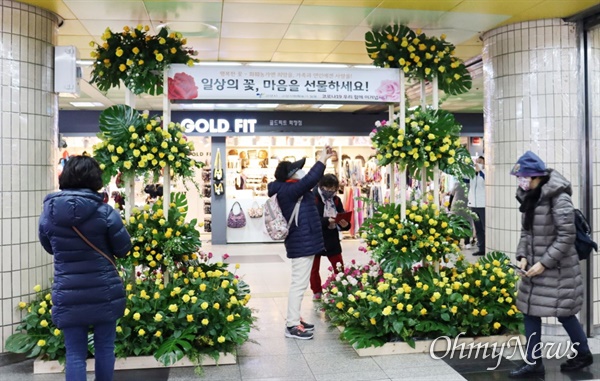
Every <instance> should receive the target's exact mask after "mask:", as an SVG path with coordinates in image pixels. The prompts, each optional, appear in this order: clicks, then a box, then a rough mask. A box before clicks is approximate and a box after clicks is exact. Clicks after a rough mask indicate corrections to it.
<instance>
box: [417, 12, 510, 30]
mask: <svg viewBox="0 0 600 381" xmlns="http://www.w3.org/2000/svg"><path fill="white" fill-rule="evenodd" d="M509 18H510V15H502V14H500V15H495V14H484V13H477V14H473V13H464V12H446V13H444V14H443V15H442V17H440V18H439V19H438V20H437V21H436V22H434V23H432V24H429V25H428V26H427V27H437V28H452V27H453V26H454V27H455V28H456V26H457V25H460V29H463V30H470V31H473V32H484V31H486V30H489V29H492V28H494V26H496V25H498V24H500V23H501V22H503V21H505V20H508V19H509Z"/></svg>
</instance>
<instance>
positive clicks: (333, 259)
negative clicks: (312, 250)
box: [310, 253, 344, 294]
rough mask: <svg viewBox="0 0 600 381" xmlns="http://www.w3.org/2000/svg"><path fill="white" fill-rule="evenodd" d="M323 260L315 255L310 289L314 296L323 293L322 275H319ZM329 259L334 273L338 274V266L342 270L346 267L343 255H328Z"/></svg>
mask: <svg viewBox="0 0 600 381" xmlns="http://www.w3.org/2000/svg"><path fill="white" fill-rule="evenodd" d="M321 258H322V256H320V255H315V260H314V261H313V265H312V269H311V270H310V289H311V290H312V292H313V294H320V293H322V292H323V282H321V274H319V268H320V267H321ZM327 259H329V263H331V267H332V268H333V269H332V270H333V272H334V273H336V274H337V273H338V272H339V270H338V269H337V264H338V263H340V264H341V265H342V268H343V267H344V261H343V259H342V254H341V253H340V254H335V255H328V256H327Z"/></svg>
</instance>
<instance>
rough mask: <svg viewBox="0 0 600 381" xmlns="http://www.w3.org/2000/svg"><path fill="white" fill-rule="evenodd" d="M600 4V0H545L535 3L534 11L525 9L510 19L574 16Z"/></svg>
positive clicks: (513, 20)
mask: <svg viewBox="0 0 600 381" xmlns="http://www.w3.org/2000/svg"><path fill="white" fill-rule="evenodd" d="M536 3H537V2H536ZM599 4H600V2H599V1H598V0H577V1H564V0H545V1H543V2H541V3H537V4H535V5H534V6H535V10H534V11H532V10H531V8H530V9H528V10H524V11H523V12H521V13H520V14H517V15H516V16H515V17H512V18H510V19H509V21H510V22H518V21H526V20H531V19H543V18H555V17H568V16H573V15H575V14H577V13H578V12H581V11H582V10H584V9H587V8H590V7H593V6H597V5H599ZM515 13H518V12H513V14H515ZM532 16H533V17H532Z"/></svg>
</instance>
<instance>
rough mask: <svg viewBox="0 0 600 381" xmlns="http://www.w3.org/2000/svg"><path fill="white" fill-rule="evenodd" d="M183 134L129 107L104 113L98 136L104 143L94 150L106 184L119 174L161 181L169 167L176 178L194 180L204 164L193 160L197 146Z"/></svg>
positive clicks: (175, 127) (173, 127)
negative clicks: (152, 175) (195, 172)
mask: <svg viewBox="0 0 600 381" xmlns="http://www.w3.org/2000/svg"><path fill="white" fill-rule="evenodd" d="M183 132H184V128H183V127H182V126H181V125H180V124H178V123H173V122H171V123H169V125H168V126H164V124H163V123H162V118H161V117H151V116H150V115H149V114H148V113H143V114H140V113H139V112H138V111H136V110H134V109H132V108H131V107H129V106H125V105H116V106H112V107H110V108H108V109H106V110H104V111H103V112H102V113H101V114H100V134H99V135H98V136H99V138H100V139H101V140H102V141H101V142H100V143H98V144H96V145H95V146H94V159H96V160H97V161H98V163H100V168H102V171H103V173H102V179H103V181H104V183H105V184H106V183H109V182H110V179H111V178H112V177H113V176H116V175H117V173H119V172H120V173H122V174H123V175H124V176H125V177H132V176H134V175H141V174H147V173H152V174H154V175H155V177H158V176H157V175H158V173H160V171H162V170H163V169H164V168H165V167H166V166H167V165H169V168H170V170H171V174H172V175H173V176H174V177H178V176H179V177H182V178H184V179H186V178H192V177H193V176H194V171H195V169H196V168H202V167H203V166H204V164H203V163H202V162H200V161H196V160H194V159H193V157H194V156H195V155H196V153H195V152H194V149H195V148H194V143H193V142H191V141H188V140H187V138H186V137H185V135H184V134H183Z"/></svg>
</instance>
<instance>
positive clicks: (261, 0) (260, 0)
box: [224, 0, 302, 5]
mask: <svg viewBox="0 0 600 381" xmlns="http://www.w3.org/2000/svg"><path fill="white" fill-rule="evenodd" d="M224 1H225V3H257V4H277V5H281V4H284V5H286V4H297V5H300V4H302V0H224Z"/></svg>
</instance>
